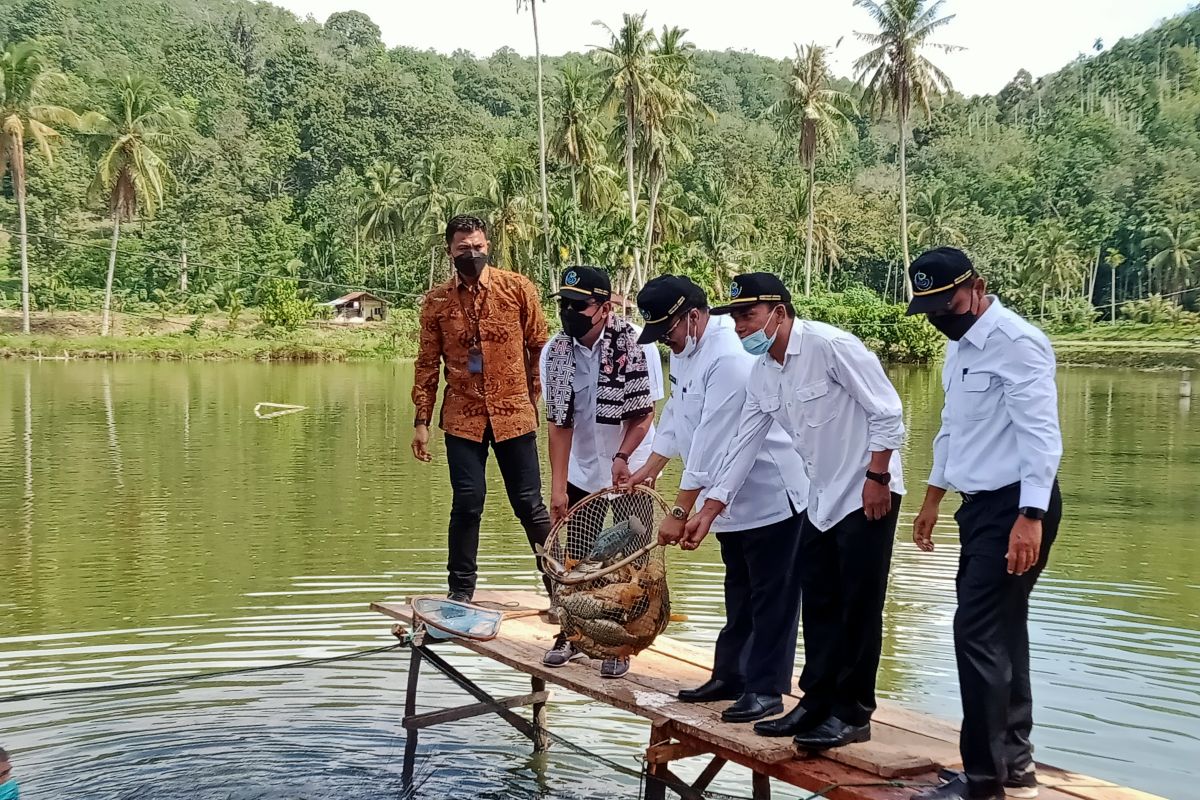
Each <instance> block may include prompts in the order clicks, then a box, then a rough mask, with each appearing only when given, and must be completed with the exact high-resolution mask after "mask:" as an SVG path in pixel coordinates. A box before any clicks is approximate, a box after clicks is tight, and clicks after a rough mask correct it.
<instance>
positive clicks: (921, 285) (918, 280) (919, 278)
mask: <svg viewBox="0 0 1200 800" xmlns="http://www.w3.org/2000/svg"><path fill="white" fill-rule="evenodd" d="M913 286H915V287H917V291H918V292H924V291H928V289H929V287H930V286H933V278H931V277H929V276H928V275H926V274H925V273H924V272H918V273H917V274H916V275H913Z"/></svg>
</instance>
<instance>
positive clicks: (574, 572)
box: [542, 486, 671, 658]
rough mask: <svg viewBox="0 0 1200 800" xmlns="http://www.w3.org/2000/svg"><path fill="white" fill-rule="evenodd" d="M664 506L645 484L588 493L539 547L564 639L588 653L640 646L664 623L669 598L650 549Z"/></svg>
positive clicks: (615, 653)
mask: <svg viewBox="0 0 1200 800" xmlns="http://www.w3.org/2000/svg"><path fill="white" fill-rule="evenodd" d="M666 515H667V504H666V503H665V502H663V499H662V497H660V496H659V495H658V493H657V492H655V491H654V490H653V489H649V488H647V487H644V486H639V487H636V488H635V489H634V490H633V491H632V492H617V491H615V490H604V491H601V492H596V493H595V494H591V495H588V496H587V497H585V498H584V499H583V500H580V501H579V502H578V503H577V504H575V506H573V507H572V508H571V510H570V511H568V512H567V515H566V517H564V518H563V519H561V520H559V522H558V524H557V525H555V526H554V529H553V530H552V531H551V532H550V536H549V538H548V539H547V540H546V545H545V548H544V549H543V550H542V562H543V566H544V568H545V570H546V574H547V575H549V576H550V579H551V580H552V581H553V582H554V584H555V590H554V605H555V606H556V608H557V609H558V616H559V621H560V622H561V624H562V631H563V633H564V634H565V635H566V637H567V639H569V640H570V641H571V642H573V643H574V644H575V646H576V647H577V648H579V649H580V650H582V651H583V652H584V653H586V654H587V655H589V656H591V657H592V658H614V657H624V656H630V655H633V654H635V653H640V652H641V651H642V650H645V649H646V648H647V647H649V646H650V644H651V643H652V642H653V641H654V639H655V638H656V637H657V636H658V635H659V634H660V633H662V632H663V630H664V629H665V628H666V627H667V622H668V621H669V619H670V616H671V597H670V593H669V592H668V590H667V569H666V567H667V565H666V559H665V556H664V555H663V549H662V548H661V547H658V546H657V541H658V527H659V524H660V523H661V522H662V520H663V519H664V517H666Z"/></svg>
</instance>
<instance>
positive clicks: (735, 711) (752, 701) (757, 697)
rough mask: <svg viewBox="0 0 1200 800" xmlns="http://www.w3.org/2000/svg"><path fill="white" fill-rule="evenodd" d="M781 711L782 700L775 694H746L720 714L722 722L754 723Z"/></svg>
mask: <svg viewBox="0 0 1200 800" xmlns="http://www.w3.org/2000/svg"><path fill="white" fill-rule="evenodd" d="M782 711H783V700H782V698H780V696H779V695H777V694H756V693H754V692H746V693H745V694H744V695H742V696H741V697H739V698H738V699H737V702H736V703H734V704H733V705H731V706H730V707H729V708H727V709H725V710H724V711H722V712H721V721H722V722H754V720H756V719H762V718H763V717H769V716H771V715H772V714H778V713H780V712H782Z"/></svg>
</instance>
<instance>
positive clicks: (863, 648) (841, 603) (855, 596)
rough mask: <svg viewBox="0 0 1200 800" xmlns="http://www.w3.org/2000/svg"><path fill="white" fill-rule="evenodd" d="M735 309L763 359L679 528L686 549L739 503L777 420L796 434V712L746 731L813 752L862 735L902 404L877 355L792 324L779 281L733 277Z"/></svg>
mask: <svg viewBox="0 0 1200 800" xmlns="http://www.w3.org/2000/svg"><path fill="white" fill-rule="evenodd" d="M729 294H730V302H729V304H728V305H726V306H723V307H721V308H714V309H713V313H714V314H732V316H733V320H734V325H735V328H736V330H737V334H738V336H739V337H740V338H741V340H742V346H743V347H744V348H745V349H746V351H747V352H749V353H750V354H751V355H757V356H758V359H757V360H756V361H755V363H754V367H753V369H752V370H751V372H750V378H749V382H748V385H747V388H746V407H745V410H744V411H743V413H742V419H741V422H740V424H739V427H738V433H737V436H736V437H735V439H734V441H733V443H732V444H731V445H730V447H729V451H728V453H726V455H725V459H724V461H723V462H722V464H721V466H720V467H719V468H718V470H717V475H718V478H717V483H716V485H715V486H714V487H713V489H712V490H711V491H710V492H709V494H708V499H707V500H705V503H704V506H703V508H701V510H700V512H699V513H698V514H697V515H696V516H695V517H694V518H693V519H692V520H691V521H689V522H688V525H687V533H686V542H687V543H688V546H695V545H696V544H698V543H699V541H700V540H701V539H703V538H704V536H705V535H706V534H707V533H708V529H709V527H710V526H711V525H712V524H713V522H714V521H715V520H716V519H717V516H718V515H719V514H720V513H721V512H722V511H723V509H724V508H725V506H726V505H727V504H728V503H729V502H730V500H731V499H732V498H733V497H734V495H735V494H736V493H737V491H738V489H739V488H740V487H741V485H742V483H743V482H744V481H745V479H746V476H747V474H748V473H749V471H750V469H751V467H752V466H753V464H754V461H755V458H756V455H757V453H758V451H759V450H760V449H761V448H762V446H763V443H764V442H765V441H766V439H767V436H768V434H769V432H770V430H771V427H772V426H773V425H774V424H778V425H779V426H780V427H781V428H783V430H784V431H786V432H787V433H788V435H789V436H790V437H791V440H792V445H793V446H794V448H795V450H796V452H797V453H798V454H799V455H800V458H801V459H802V460H803V462H804V469H805V472H806V473H807V475H808V480H809V493H808V510H807V512H806V515H805V520H804V527H803V531H802V533H801V553H800V565H801V566H800V588H801V592H802V595H803V598H804V600H803V606H802V611H801V613H802V615H803V621H804V653H805V664H804V671H803V672H802V673H801V676H800V689H801V690H802V691H803V692H804V697H803V699H801V701H800V704H799V706H797V708H796V709H795V710H794V711H793V712H792V713H790V714H788V715H787V716H784V717H781V718H779V719H777V720H766V721H763V722H760V723H758V724H757V725H755V731H757V732H758V733H760V734H763V735H766V736H784V735H789V734H796V736H795V741H796V744H797V745H799V746H800V747H802V748H806V749H809V750H823V749H827V748H830V747H841V746H843V745H846V744H851V743H854V742H865V741H868V740H869V739H870V738H871V715H872V714H873V713H874V711H875V674H876V672H877V671H878V669H879V657H880V649H881V647H882V644H883V603H884V597H885V595H886V593H887V579H888V569H889V567H890V565H891V556H892V542H893V539H894V537H895V532H896V519H897V516H898V514H899V510H900V496H901V495H902V494H903V493H904V483H903V480H902V478H901V474H900V454H899V450H900V447H901V445H902V444H903V443H904V422H903V418H902V409H901V406H900V397H899V395H898V394H896V389H895V387H893V386H892V384H891V382H890V381H889V380H888V378H887V375H885V374H884V371H883V367H882V366H880V363H879V359H878V358H876V357H875V355H874V354H873V353H872V352H871V351H870V350H868V349H867V348H866V346H865V345H863V343H862V342H861V341H859V340H858V339H857V338H856V337H855V336H852V335H851V334H849V333H847V332H845V331H842V330H839V329H837V328H834V327H832V326H830V325H825V324H823V323H819V322H810V321H807V320H798V319H796V312H795V310H794V309H793V308H792V304H791V294H790V293H789V292H788V290H787V288H786V287H785V286H784V285H783V282H782V281H780V280H779V278H777V277H775V276H774V275H770V274H767V273H763V272H756V273H752V274H749V275H739V276H738V277H736V278H734V279H733V283H732V285H731V286H730V293H729Z"/></svg>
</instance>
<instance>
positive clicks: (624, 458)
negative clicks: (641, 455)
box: [613, 453, 629, 464]
mask: <svg viewBox="0 0 1200 800" xmlns="http://www.w3.org/2000/svg"><path fill="white" fill-rule="evenodd" d="M618 458H619V459H621V460H622V461H624V462H625V463H626V464H628V463H629V454H628V453H617V454H616V455H615V456H613V461H616V460H617V459H618Z"/></svg>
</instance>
